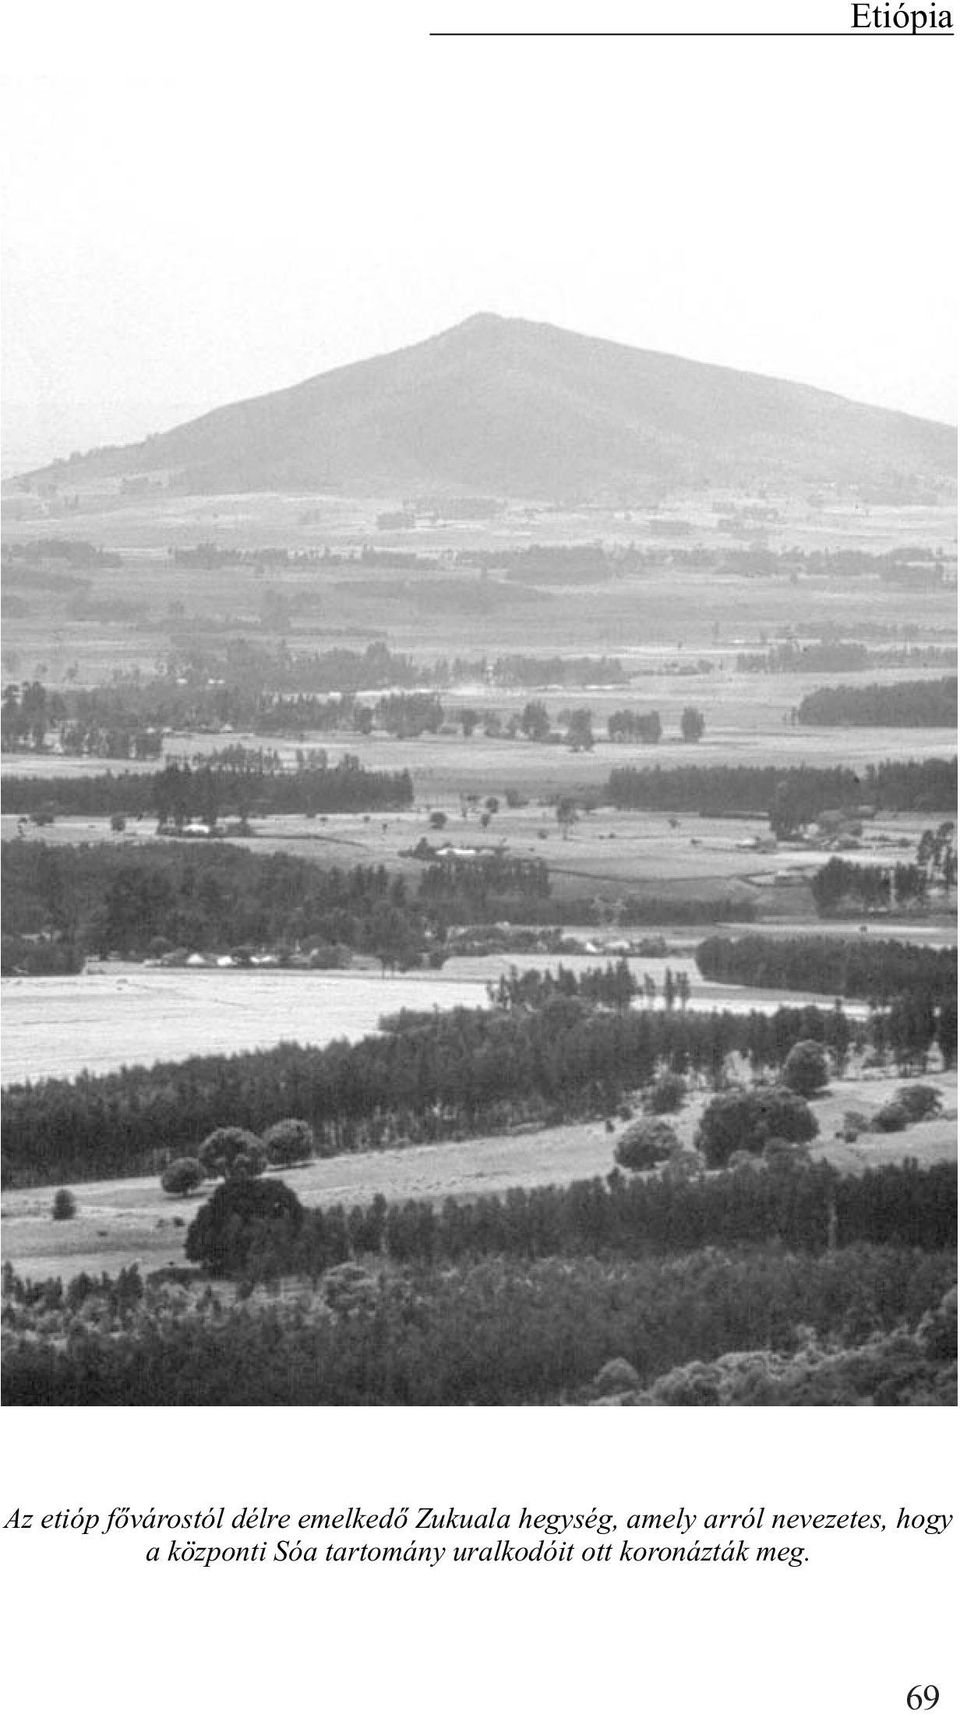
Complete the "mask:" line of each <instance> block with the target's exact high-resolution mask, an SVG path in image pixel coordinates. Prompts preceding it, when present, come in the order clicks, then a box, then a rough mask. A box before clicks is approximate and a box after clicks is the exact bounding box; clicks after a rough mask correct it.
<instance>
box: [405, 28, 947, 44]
mask: <svg viewBox="0 0 960 1714" xmlns="http://www.w3.org/2000/svg"><path fill="white" fill-rule="evenodd" d="M429 34H430V35H431V36H436V37H456V38H458V39H463V38H465V37H466V38H470V39H471V40H474V41H476V40H504V39H505V40H508V41H514V40H521V39H524V40H528V41H530V40H532V41H550V40H554V39H557V38H562V37H577V38H578V39H580V38H582V37H585V36H590V37H595V38H599V39H622V38H625V37H630V38H631V39H637V38H643V39H647V38H653V37H665V36H669V37H671V38H672V39H673V40H674V41H680V42H682V41H687V40H689V41H697V40H698V39H702V38H704V37H710V38H711V40H714V41H716V40H720V41H723V40H724V39H725V38H726V37H730V38H731V40H733V39H735V38H742V37H746V36H749V37H751V38H757V37H762V38H763V40H764V41H768V42H776V41H785V42H787V41H813V40H814V39H815V38H817V39H822V38H823V37H825V36H830V37H833V36H857V37H861V38H862V37H863V36H896V37H897V38H898V39H901V38H902V37H903V36H904V34H905V32H904V31H903V30H431V31H430V32H429ZM913 34H914V36H940V37H941V38H944V39H945V38H946V37H948V36H951V37H952V36H954V35H955V34H956V31H955V30H916V31H914V32H913Z"/></svg>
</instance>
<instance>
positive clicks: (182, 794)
mask: <svg viewBox="0 0 960 1714" xmlns="http://www.w3.org/2000/svg"><path fill="white" fill-rule="evenodd" d="M412 803H413V781H412V780H411V778H410V775H409V773H408V772H407V771H406V769H404V770H403V771H402V772H400V773H396V774H391V773H385V772H377V771H374V770H369V769H366V768H361V767H360V766H359V764H358V763H357V761H356V759H355V758H352V757H351V758H346V757H345V758H344V760H343V762H341V764H340V765H338V766H337V767H335V768H302V769H297V770H296V772H291V773H285V774H278V773H275V772H272V771H268V770H264V771H263V772H262V773H250V772H242V773H241V772H238V771H237V770H236V769H235V768H233V767H223V768H221V767H212V766H210V765H209V764H205V763H201V764H198V765H196V766H194V767H191V766H190V763H189V762H183V763H178V762H171V763H169V764H168V766H167V767H165V768H163V769H161V770H160V771H159V772H155V773H145V774H133V773H128V772H124V773H119V774H114V773H110V772H107V773H104V774H86V775H83V774H70V775H57V776H55V777H53V778H50V777H42V776H32V775H31V776H24V777H23V778H14V779H10V780H5V781H4V787H3V806H4V810H5V812H6V814H8V815H35V814H37V813H38V812H39V813H43V814H49V815H117V814H119V815H136V816H144V815H155V816H157V818H158V820H160V821H165V822H166V821H169V822H171V823H173V824H175V825H183V823H184V822H186V821H190V820H199V821H204V822H208V823H210V824H211V825H212V824H213V823H214V822H215V821H216V820H217V819H218V817H220V816H225V815H231V816H239V817H241V818H243V817H245V816H248V815H310V816H312V815H346V814H351V813H352V814H356V813H358V812H360V811H363V810H373V811H383V810H388V809H408V808H409V806H410V805H411V804H412Z"/></svg>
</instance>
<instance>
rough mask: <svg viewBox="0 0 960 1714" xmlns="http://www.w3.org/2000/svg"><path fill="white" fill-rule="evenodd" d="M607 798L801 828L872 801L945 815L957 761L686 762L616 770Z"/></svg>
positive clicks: (618, 804)
mask: <svg viewBox="0 0 960 1714" xmlns="http://www.w3.org/2000/svg"><path fill="white" fill-rule="evenodd" d="M605 798H606V801H607V802H608V803H611V804H613V805H614V806H615V808H617V809H655V810H666V811H671V810H672V811H678V810H688V811H689V810H693V811H699V813H700V814H702V815H736V814H738V813H739V814H746V815H757V814H759V815H768V814H771V812H773V811H774V810H775V807H776V809H777V810H778V811H779V813H780V815H781V818H782V820H783V821H784V822H787V821H789V822H790V824H791V825H793V826H802V825H804V824H805V823H807V822H811V821H815V820H816V818H817V816H818V815H820V814H821V813H822V811H823V810H825V809H846V808H848V807H850V806H851V805H858V804H871V805H873V806H875V807H876V808H878V809H885V810H917V811H929V812H930V813H933V814H936V813H943V814H949V813H950V811H955V810H956V807H957V764H956V761H955V760H954V761H940V760H939V759H937V758H930V759H928V760H926V761H923V762H880V763H879V764H878V765H877V766H874V765H873V764H871V765H869V766H868V767H865V768H863V769H861V771H860V772H859V773H855V772H854V770H853V769H852V768H844V767H836V768H813V767H799V768H751V767H737V768H733V767H715V766H709V765H707V766H703V767H697V766H686V767H682V768H660V767H655V768H614V770H613V772H612V773H611V775H610V778H609V780H608V782H607V787H606V792H605Z"/></svg>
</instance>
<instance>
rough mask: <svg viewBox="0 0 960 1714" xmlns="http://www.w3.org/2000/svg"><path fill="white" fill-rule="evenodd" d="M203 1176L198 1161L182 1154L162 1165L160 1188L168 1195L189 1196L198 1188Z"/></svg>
mask: <svg viewBox="0 0 960 1714" xmlns="http://www.w3.org/2000/svg"><path fill="white" fill-rule="evenodd" d="M205 1177H206V1174H205V1173H204V1170H203V1167H202V1166H201V1165H200V1162H199V1161H198V1160H195V1159H194V1158H193V1157H192V1156H190V1155H183V1156H181V1157H180V1159H179V1160H175V1161H171V1162H170V1165H169V1166H167V1167H164V1169H163V1172H162V1173H161V1174H160V1189H161V1190H165V1191H166V1193H167V1195H168V1196H189V1195H190V1194H191V1192H192V1191H194V1190H197V1189H198V1188H199V1186H200V1185H201V1184H202V1183H203V1181H204V1178H205Z"/></svg>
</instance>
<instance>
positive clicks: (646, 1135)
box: [613, 1119, 680, 1172]
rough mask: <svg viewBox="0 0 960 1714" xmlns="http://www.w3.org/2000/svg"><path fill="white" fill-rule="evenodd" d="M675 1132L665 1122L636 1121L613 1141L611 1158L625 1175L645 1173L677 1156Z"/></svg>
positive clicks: (656, 1120) (652, 1120)
mask: <svg viewBox="0 0 960 1714" xmlns="http://www.w3.org/2000/svg"><path fill="white" fill-rule="evenodd" d="M679 1148H680V1144H679V1142H678V1141H677V1133H676V1131H675V1130H674V1129H673V1126H672V1125H668V1124H667V1122H666V1120H665V1119H640V1120H638V1122H637V1123H636V1124H635V1125H631V1126H630V1127H629V1129H628V1130H626V1131H624V1133H623V1135H622V1136H621V1137H619V1138H618V1139H617V1146H616V1148H615V1149H614V1151H613V1153H614V1159H615V1161H616V1163H617V1165H618V1166H622V1167H626V1168H627V1170H628V1171H629V1172H648V1171H649V1170H650V1168H651V1167H655V1166H660V1165H661V1164H662V1162H663V1161H667V1160H669V1159H670V1158H671V1156H672V1155H675V1154H677V1153H678V1151H679Z"/></svg>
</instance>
